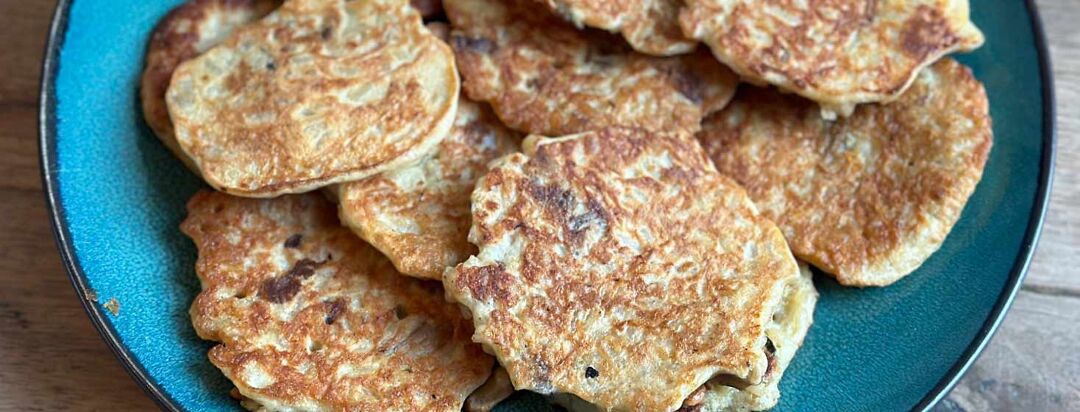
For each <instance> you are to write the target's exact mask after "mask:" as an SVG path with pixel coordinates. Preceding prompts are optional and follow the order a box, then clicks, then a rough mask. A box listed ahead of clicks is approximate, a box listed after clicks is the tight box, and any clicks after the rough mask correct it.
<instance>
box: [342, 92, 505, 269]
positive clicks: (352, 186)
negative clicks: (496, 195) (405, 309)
mask: <svg viewBox="0 0 1080 412" xmlns="http://www.w3.org/2000/svg"><path fill="white" fill-rule="evenodd" d="M519 141H520V137H519V136H518V134H517V133H514V132H513V131H511V130H509V129H507V128H506V126H503V125H502V123H500V122H499V120H498V119H497V118H496V117H495V114H493V113H491V109H490V108H488V107H486V105H484V104H482V103H475V102H472V101H469V100H468V99H465V98H461V99H460V101H459V102H458V111H457V116H456V119H455V121H454V127H453V128H451V129H450V133H449V135H448V136H447V137H446V139H444V140H443V141H442V142H441V143H439V147H438V149H437V151H436V152H435V154H434V156H432V157H431V158H429V159H425V160H423V161H421V162H420V163H418V164H416V165H415V166H412V167H409V168H405V169H402V170H398V171H394V172H388V173H383V174H380V175H377V176H373V177H371V178H368V179H364V180H361V181H357V182H350V183H345V184H342V185H340V187H339V188H338V199H339V204H340V213H341V220H342V222H343V223H344V224H346V225H348V226H349V227H351V228H352V229H353V230H354V231H356V233H357V234H358V235H360V237H361V238H363V239H364V240H366V241H368V242H370V243H371V244H372V245H373V246H375V247H376V248H378V249H379V250H380V251H382V252H383V254H385V255H386V256H387V257H389V258H390V260H391V261H393V262H394V266H395V267H397V269H398V270H399V271H401V272H402V273H404V274H407V275H410V276H416V277H421V278H428V279H441V278H442V273H443V270H445V269H446V268H447V267H449V266H454V265H456V264H458V263H461V262H462V261H464V260H465V259H466V258H468V257H469V255H472V254H473V253H475V252H476V247H475V246H473V245H472V244H470V243H469V241H468V239H467V235H468V233H469V224H470V219H469V195H470V194H471V193H472V191H473V187H475V186H476V181H477V179H479V178H480V176H482V175H483V174H484V173H485V172H486V171H487V164H488V163H489V162H491V161H492V160H494V159H495V158H497V157H500V156H503V155H506V154H509V153H512V152H516V151H518V146H519V144H518V143H519Z"/></svg>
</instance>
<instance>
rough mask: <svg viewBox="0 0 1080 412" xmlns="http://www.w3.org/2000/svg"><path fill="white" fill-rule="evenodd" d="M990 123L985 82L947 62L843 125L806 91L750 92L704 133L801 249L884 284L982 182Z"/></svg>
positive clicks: (801, 253) (818, 261)
mask: <svg viewBox="0 0 1080 412" xmlns="http://www.w3.org/2000/svg"><path fill="white" fill-rule="evenodd" d="M990 123H991V121H990V114H989V111H988V106H987V99H986V92H985V91H984V90H983V86H982V84H981V83H979V81H978V80H976V79H975V78H974V77H973V76H972V75H971V71H970V70H968V69H967V68H966V67H964V66H962V65H960V64H959V63H957V62H956V61H954V60H952V59H944V60H942V61H940V62H938V63H936V64H934V65H933V66H931V67H929V68H927V69H926V70H923V72H922V74H920V75H919V77H918V79H917V80H916V81H915V83H914V84H913V85H912V86H911V88H910V90H908V91H907V93H904V95H903V96H901V97H900V99H899V100H897V101H895V102H893V103H889V104H884V105H877V104H872V105H863V106H859V107H858V108H857V109H856V110H855V112H854V113H853V114H852V115H851V117H848V118H846V119H840V120H838V121H836V122H828V121H824V120H822V119H821V118H820V116H818V115H817V113H816V108H815V107H814V104H813V103H811V102H808V101H806V100H804V99H801V98H799V97H797V96H792V95H785V94H780V93H777V92H776V91H774V90H766V89H759V88H753V87H746V88H743V89H740V91H739V93H738V95H737V97H736V98H735V100H734V101H733V102H732V105H731V106H730V107H728V108H727V109H724V111H722V112H720V113H718V114H717V115H716V116H714V117H712V118H710V119H709V120H708V121H706V124H705V126H704V130H703V131H702V133H701V134H700V135H699V137H700V139H701V141H702V144H703V145H704V146H705V149H706V151H707V152H708V153H709V155H710V157H712V159H713V160H714V161H715V163H716V167H717V168H718V169H719V170H720V172H721V173H725V174H727V175H729V176H731V177H733V178H735V180H737V181H739V183H742V185H743V186H744V187H746V189H747V191H749V193H750V196H751V197H752V198H753V199H754V203H755V204H757V206H758V207H759V208H760V209H761V211H762V213H764V214H765V215H766V216H768V217H770V218H771V219H773V220H774V221H776V223H777V224H778V225H779V226H780V228H781V229H782V230H783V231H784V234H785V236H786V237H787V240H788V242H789V243H790V244H791V249H792V250H793V251H794V252H795V255H796V256H798V257H799V258H800V259H803V260H806V261H808V262H810V263H811V264H813V265H814V266H817V267H819V268H821V269H822V270H823V271H825V272H828V273H830V274H832V275H833V276H835V277H836V280H837V281H839V282H840V283H841V284H844V285H851V286H882V285H888V284H890V283H892V282H894V281H896V280H897V279H899V278H901V277H903V276H905V275H907V274H908V273H911V272H912V271H913V270H915V269H916V268H918V267H919V265H921V264H922V263H923V261H925V260H926V258H928V257H929V256H930V255H931V254H933V253H934V251H936V250H937V249H938V247H940V246H941V243H942V242H943V241H944V240H945V237H946V235H948V234H949V230H951V229H952V226H953V224H955V223H956V220H957V218H959V217H960V212H961V210H963V208H964V204H965V203H966V202H967V199H968V197H969V196H971V193H972V192H973V191H974V190H975V185H976V184H977V183H978V182H979V179H980V178H981V177H982V172H983V166H984V164H985V163H986V158H987V155H988V153H989V152H990V146H991V143H992V140H993V137H992V134H993V132H992V130H991V128H990Z"/></svg>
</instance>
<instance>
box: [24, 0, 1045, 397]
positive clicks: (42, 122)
mask: <svg viewBox="0 0 1080 412" xmlns="http://www.w3.org/2000/svg"><path fill="white" fill-rule="evenodd" d="M73 2H74V0H57V3H56V8H55V9H54V11H53V16H52V22H51V24H50V26H49V32H48V41H47V43H46V46H45V51H44V58H43V60H42V66H41V85H40V95H39V100H38V137H39V139H38V153H39V159H38V161H39V166H40V173H41V181H42V189H43V192H44V195H45V203H46V207H47V209H48V212H49V218H50V219H49V220H50V223H51V226H52V232H53V237H54V240H55V242H56V247H57V249H59V252H60V258H61V260H62V261H63V263H64V268H65V271H66V272H67V275H68V279H69V280H70V281H71V285H72V287H74V288H75V293H76V295H77V296H78V298H79V302H80V303H81V304H82V307H83V310H84V311H85V312H86V314H87V316H88V317H89V318H90V323H91V324H92V325H93V326H94V329H96V330H97V332H98V334H99V335H100V336H101V338H102V340H104V341H105V343H106V346H108V347H109V349H110V350H111V351H112V353H113V355H114V356H116V358H117V360H119V361H120V364H121V366H123V367H124V370H126V371H127V373H128V374H129V375H130V376H131V378H132V379H133V380H134V381H135V383H136V384H137V385H138V386H139V387H140V388H141V389H142V390H143V392H144V393H146V395H147V396H148V397H149V398H150V399H151V400H153V401H154V402H155V403H157V405H158V406H159V407H160V408H161V409H163V410H167V411H175V412H183V411H185V409H184V408H182V407H181V406H180V404H179V403H178V402H177V401H176V399H173V398H172V397H171V396H169V394H168V393H167V392H165V390H164V389H163V388H162V387H161V385H160V383H158V382H157V381H155V380H154V379H152V378H151V377H150V374H149V372H147V370H146V367H145V366H144V365H142V363H140V362H139V361H138V360H136V359H135V357H134V355H133V354H132V353H131V351H130V350H129V349H128V348H127V347H126V346H124V345H123V344H122V343H121V341H120V337H119V336H118V334H117V331H116V330H115V329H114V328H113V327H112V325H111V323H109V322H107V321H106V320H107V318H106V315H105V313H104V309H103V308H102V307H100V306H99V305H96V304H95V303H96V298H94V297H93V291H92V290H91V289H90V288H89V287H88V286H87V278H86V274H85V273H84V272H83V270H82V265H81V263H80V262H79V260H78V257H77V256H76V255H75V248H74V245H73V244H72V242H71V233H70V232H69V228H68V226H67V218H66V210H64V208H63V205H62V203H61V200H60V192H59V190H58V181H57V174H56V171H57V153H56V135H57V130H56V123H57V122H56V120H57V119H56V78H57V76H58V74H59V65H58V64H59V59H60V50H61V49H62V48H63V45H64V40H65V37H66V36H67V28H68V13H69V12H70V10H71V4H72V3H73ZM1024 4H1025V7H1026V8H1027V11H1028V16H1029V18H1030V20H1031V27H1032V35H1033V37H1034V38H1035V46H1036V52H1037V55H1038V60H1039V77H1040V80H1041V81H1042V104H1043V119H1042V120H1043V130H1042V140H1043V148H1042V153H1041V156H1042V158H1041V160H1040V169H1039V181H1038V186H1037V187H1036V191H1035V199H1034V204H1033V205H1032V208H1031V214H1030V215H1029V217H1028V226H1027V228H1026V230H1025V232H1024V239H1023V241H1022V243H1021V248H1020V252H1019V253H1018V254H1017V256H1016V260H1015V261H1014V262H1013V266H1012V269H1010V273H1009V278H1008V279H1007V280H1006V282H1005V287H1004V288H1002V291H1001V294H1000V295H998V299H997V301H996V302H995V303H994V306H993V308H992V309H991V311H990V314H989V315H988V316H987V318H986V320H985V321H984V322H983V324H982V326H981V327H980V329H979V332H978V333H976V334H975V337H974V338H973V339H972V341H971V342H970V343H969V344H968V346H967V347H966V348H965V350H964V352H963V353H961V355H960V357H959V358H958V359H957V360H956V362H955V363H953V366H952V367H951V368H949V370H948V371H946V373H945V375H944V376H943V377H942V378H941V380H939V381H938V383H937V384H936V385H935V386H934V387H933V388H931V389H930V391H929V392H928V393H927V394H926V395H925V396H924V397H923V398H922V399H921V400H920V401H919V402H918V403H917V404H915V406H914V407H912V410H917V411H929V410H930V409H931V408H933V407H934V405H936V404H937V403H938V402H940V401H941V400H942V399H944V398H945V396H947V395H948V394H949V392H950V391H951V390H952V389H953V387H954V386H956V384H957V382H959V381H960V379H961V378H962V377H963V376H964V374H965V373H966V372H967V370H968V368H970V367H971V365H972V364H974V363H975V361H976V360H977V359H978V358H979V356H980V355H981V354H982V352H983V350H984V349H985V348H986V345H987V344H988V343H989V342H990V340H991V338H992V337H993V335H994V333H995V332H996V331H997V329H998V327H1000V326H1001V322H1002V321H1003V320H1004V318H1005V315H1006V313H1007V312H1008V310H1009V308H1010V307H1011V306H1012V302H1013V300H1014V299H1015V298H1016V294H1017V293H1018V292H1019V291H1020V287H1021V285H1022V284H1023V280H1024V278H1025V277H1026V276H1027V271H1028V267H1029V266H1030V264H1031V259H1032V257H1033V256H1034V254H1035V250H1036V247H1037V246H1038V242H1039V238H1040V235H1041V234H1042V226H1043V221H1044V220H1045V218H1046V211H1047V208H1048V206H1049V204H1050V192H1051V187H1052V186H1053V175H1054V162H1055V158H1056V154H1057V150H1056V149H1057V147H1056V146H1057V116H1056V112H1057V104H1056V100H1055V95H1054V73H1053V68H1052V64H1051V60H1050V52H1049V49H1048V48H1047V42H1046V33H1045V31H1044V30H1043V22H1042V18H1041V17H1040V15H1039V9H1038V6H1037V5H1036V4H1035V0H1025V1H1024Z"/></svg>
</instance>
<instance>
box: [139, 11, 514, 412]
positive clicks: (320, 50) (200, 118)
mask: <svg viewBox="0 0 1080 412" xmlns="http://www.w3.org/2000/svg"><path fill="white" fill-rule="evenodd" d="M264 16H265V17H264ZM458 84H459V83H458V77H457V71H456V69H455V66H454V59H453V55H452V52H451V50H450V48H449V47H448V46H447V45H446V44H445V43H443V42H442V41H441V40H440V39H438V38H437V37H436V36H434V35H432V34H431V33H430V32H429V31H428V30H427V29H425V28H424V27H423V25H422V22H421V20H420V16H419V15H418V14H417V12H416V11H414V10H412V9H411V8H410V7H409V4H408V3H407V2H406V1H404V0H402V1H392V0H387V1H352V2H347V3H346V2H345V1H343V0H290V1H286V2H284V4H280V5H279V4H277V3H275V2H270V1H265V2H264V1H258V0H254V1H246V2H245V1H232V0H192V1H189V2H187V3H184V4H183V5H181V6H179V7H178V8H177V9H175V10H173V11H172V12H171V13H169V14H168V15H166V16H165V17H164V18H163V19H162V21H161V22H160V23H159V24H158V26H157V28H156V29H155V31H154V34H153V36H152V37H151V41H150V45H149V47H148V51H147V67H146V71H145V72H144V75H143V82H142V97H143V108H144V112H145V115H146V118H147V121H148V123H149V124H150V125H151V128H152V129H153V130H154V132H155V134H157V135H158V136H159V137H160V138H161V139H162V140H163V141H164V142H165V143H166V145H167V146H168V147H169V148H170V149H172V150H173V152H174V153H176V154H177V155H178V157H180V158H181V159H182V160H184V162H185V163H186V164H187V165H188V166H189V167H191V168H192V169H193V170H194V171H196V172H197V173H199V174H200V175H201V176H202V177H203V178H204V179H205V180H206V181H207V182H208V183H210V184H211V186H213V187H214V188H216V189H219V190H221V191H223V192H226V193H229V194H226V193H213V192H203V193H200V194H198V195H196V196H195V198H193V199H192V200H191V201H190V203H189V205H188V209H189V216H188V219H187V220H186V221H185V222H184V224H183V226H182V229H183V231H184V232H185V233H186V234H188V235H189V236H190V237H191V238H192V239H193V240H194V241H195V243H196V246H197V248H198V251H199V261H198V265H197V267H196V272H197V274H198V276H199V279H200V280H201V283H202V287H203V292H202V293H200V294H199V296H198V297H197V298H196V299H195V302H194V303H193V304H192V308H191V316H192V322H193V324H194V326H195V329H196V331H197V332H198V333H199V335H200V336H201V337H203V338H205V339H208V340H213V341H217V342H219V343H220V344H219V345H217V346H215V347H214V348H213V349H212V350H211V351H210V360H211V361H212V362H213V363H214V364H215V365H216V366H217V367H218V368H220V369H221V370H222V372H223V373H224V374H225V375H226V377H228V378H229V379H230V380H231V381H232V382H233V383H234V384H235V386H236V389H235V391H234V392H233V395H234V396H235V397H237V398H239V399H240V400H241V403H242V405H243V406H244V407H246V408H248V409H251V410H267V411H297V410H301V411H308V410H354V411H358V410H401V411H405V410H430V411H456V410H460V409H461V408H462V405H463V404H464V403H465V400H466V398H467V397H468V396H469V395H470V394H471V393H472V392H473V391H474V390H476V389H477V388H480V387H481V385H484V383H485V382H486V381H487V380H488V378H489V377H490V376H491V375H492V371H493V366H494V361H493V359H492V358H491V356H489V355H487V354H485V353H483V351H482V350H481V349H480V346H479V345H476V344H474V343H472V342H471V341H470V339H469V337H470V336H471V334H472V325H471V324H470V323H468V322H467V321H466V320H465V318H463V317H462V316H461V313H460V311H459V310H458V309H457V308H456V307H455V306H454V305H452V304H450V303H448V302H446V300H445V298H444V295H445V294H444V292H443V291H442V287H441V286H440V285H439V284H438V283H437V282H431V281H422V280H413V279H409V278H406V277H404V276H402V275H401V273H400V272H398V271H397V270H396V269H395V268H394V266H393V264H392V263H391V261H390V260H388V259H386V258H385V257H384V256H382V255H381V254H380V253H379V252H378V251H377V250H376V249H375V248H373V247H371V246H370V245H368V244H365V243H364V242H362V241H361V240H360V239H358V238H357V237H356V236H355V235H354V234H353V233H352V232H351V231H350V230H348V229H347V228H344V227H343V226H342V225H341V223H340V221H339V220H338V218H337V215H338V213H337V207H336V206H335V205H334V204H333V203H331V202H330V201H328V200H327V199H326V197H325V196H323V195H320V194H303V195H282V196H279V195H281V194H282V193H291V192H305V191H311V190H315V189H320V188H323V189H326V190H324V192H326V193H336V192H337V189H335V188H334V187H333V186H334V184H336V183H345V182H355V181H359V180H365V179H367V180H365V181H366V182H368V183H366V184H359V183H358V185H360V186H371V187H375V186H379V185H380V184H385V182H394V180H393V176H394V175H395V174H397V175H409V174H410V173H414V172H412V171H413V170H420V173H425V172H426V171H431V170H434V172H438V173H445V175H446V176H454V179H456V180H453V179H449V178H448V182H446V183H442V184H435V185H434V186H436V187H438V188H442V186H453V185H462V184H464V185H465V186H468V189H461V190H463V191H465V194H464V196H465V197H466V198H467V196H468V192H469V191H471V183H472V181H475V177H472V178H470V177H468V176H470V173H471V172H469V171H468V170H466V169H468V168H470V167H475V165H474V164H475V163H479V164H483V162H484V161H485V160H484V159H485V158H484V156H487V157H494V156H497V155H499V154H502V153H503V152H506V151H509V150H515V149H516V147H517V140H516V135H514V134H512V133H510V132H509V131H505V129H501V125H499V124H498V123H494V124H491V125H490V128H489V125H488V124H487V123H484V122H485V121H486V119H488V118H493V116H492V115H490V114H487V113H486V111H485V110H486V109H485V108H483V107H478V106H476V105H475V104H472V103H468V102H463V103H462V107H463V108H462V110H460V111H459V110H457V109H458ZM455 116H463V117H462V118H459V119H455ZM492 139H495V140H492ZM486 145H490V146H491V147H488V146H486ZM448 151H452V152H448ZM464 152H468V153H469V155H468V156H464V157H459V156H458V155H460V154H462V153H464ZM473 152H475V153H473ZM440 159H448V160H446V161H444V162H441V163H440V162H439V160H440ZM433 164H435V165H434V166H433ZM383 172H386V173H383ZM434 172H433V173H434ZM462 174H464V175H465V176H464V177H461V176H459V175H462ZM372 176H377V177H372ZM439 176H442V174H439ZM369 177H371V178H370V179H369ZM469 179H472V180H469ZM450 180H452V181H450ZM458 180H464V181H465V183H459V182H458ZM455 188H456V186H455ZM342 191H343V192H349V191H348V190H345V189H343V190H342ZM234 195H237V196H244V197H273V196H277V197H274V198H272V199H244V198H241V197H237V196H234ZM406 196H407V195H406V194H402V195H401V196H399V197H406ZM416 196H420V198H421V199H422V195H420V194H417V195H416ZM459 197H460V196H454V195H453V194H448V195H447V198H448V200H446V202H448V203H451V204H454V202H460V201H459V199H458V198H459ZM400 202H411V203H414V204H416V203H419V202H418V201H417V200H416V199H413V200H408V201H405V200H400ZM465 202H467V200H466V201H465ZM460 207H461V208H462V209H466V210H467V204H465V205H461V206H460ZM403 208H404V206H403ZM464 225H465V226H466V229H464V230H467V223H465V224H464ZM435 226H439V227H440V228H441V226H446V225H445V224H441V223H439V224H436V225H435ZM451 226H453V224H451ZM461 236H462V237H464V234H462V235H461ZM461 253H462V254H464V255H467V254H468V253H469V250H466V251H464V252H461ZM463 258H464V256H462V257H461V259H463ZM440 271H441V268H440ZM495 381H498V380H495ZM491 386H493V385H492V384H488V385H486V386H485V388H486V387H491ZM489 392H490V390H489ZM474 403H475V402H474Z"/></svg>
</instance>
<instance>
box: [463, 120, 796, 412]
mask: <svg viewBox="0 0 1080 412" xmlns="http://www.w3.org/2000/svg"><path fill="white" fill-rule="evenodd" d="M524 151H525V154H521V153H517V154H512V155H509V156H506V157H503V158H502V159H500V160H498V161H496V163H494V164H493V166H492V168H491V170H489V171H488V174H487V175H485V176H484V177H483V178H481V179H480V181H479V182H478V183H477V187H476V190H475V191H474V192H473V195H472V212H473V227H472V230H471V231H470V232H469V240H470V241H471V242H473V243H475V244H476V245H477V246H479V250H480V251H479V253H478V254H477V255H476V256H474V257H471V258H469V260H467V261H466V262H465V263H462V264H460V265H458V266H457V267H456V268H452V269H448V270H447V272H446V273H445V274H444V277H443V284H444V285H446V292H447V295H448V296H449V297H450V298H451V299H453V300H455V301H457V302H460V303H461V304H462V305H464V306H465V307H466V308H467V310H468V311H469V312H470V314H471V316H472V318H473V322H474V324H475V325H476V333H475V334H474V335H473V340H474V341H476V342H479V343H481V344H483V345H485V347H486V349H487V350H488V351H489V353H493V354H495V356H496V358H498V360H499V363H500V364H501V365H502V366H503V367H505V368H506V370H507V372H508V374H509V375H510V378H511V380H512V381H513V382H514V386H515V387H516V388H517V389H527V390H532V391H535V392H539V393H543V394H557V393H562V394H568V395H572V396H577V397H579V398H581V399H583V400H584V401H586V402H589V403H591V404H594V405H596V406H598V407H600V408H601V409H615V410H642V411H671V410H674V409H676V408H678V407H679V406H680V405H681V404H682V402H683V399H685V398H686V397H687V395H689V394H690V393H691V392H693V391H694V390H695V389H697V388H698V387H700V386H701V385H703V384H704V383H705V382H706V381H708V380H709V379H711V378H713V377H714V376H717V375H733V376H736V377H738V378H739V379H742V380H745V381H747V382H750V383H753V384H756V383H760V382H761V381H762V378H763V376H765V375H766V371H767V368H768V367H767V364H768V361H767V356H766V350H765V349H766V335H765V327H766V325H767V323H768V322H769V319H770V318H771V317H772V316H773V313H774V312H776V311H777V310H778V309H779V307H780V306H781V298H782V295H783V292H784V289H785V285H786V284H787V283H788V282H790V281H791V279H793V278H795V277H797V276H798V274H799V272H798V267H797V266H796V263H795V259H794V258H793V257H792V255H791V251H790V250H789V249H788V246H787V244H786V243H785V242H784V239H783V235H782V234H781V233H780V231H779V229H777V228H776V226H775V225H773V223H772V222H770V221H769V220H768V219H766V218H765V217H763V216H760V215H759V214H758V213H757V212H756V211H755V209H754V205H753V204H752V203H751V202H750V199H749V197H747V195H746V193H745V192H744V191H743V189H741V188H740V187H739V186H738V185H737V184H735V183H734V182H733V181H731V180H730V179H728V178H727V177H724V176H722V175H720V174H719V173H717V172H716V169H714V168H713V166H712V165H711V163H710V162H709V159H708V158H706V156H705V153H704V152H703V151H702V150H701V147H700V146H699V145H698V144H697V142H696V141H694V139H693V137H692V136H691V135H690V134H688V133H685V132H673V133H663V132H649V131H645V130H644V129H626V128H607V129H601V130H599V131H596V132H588V133H583V134H579V135H573V136H567V137H563V138H558V139H547V140H540V138H539V136H531V137H529V138H528V139H526V141H525V143H524Z"/></svg>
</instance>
